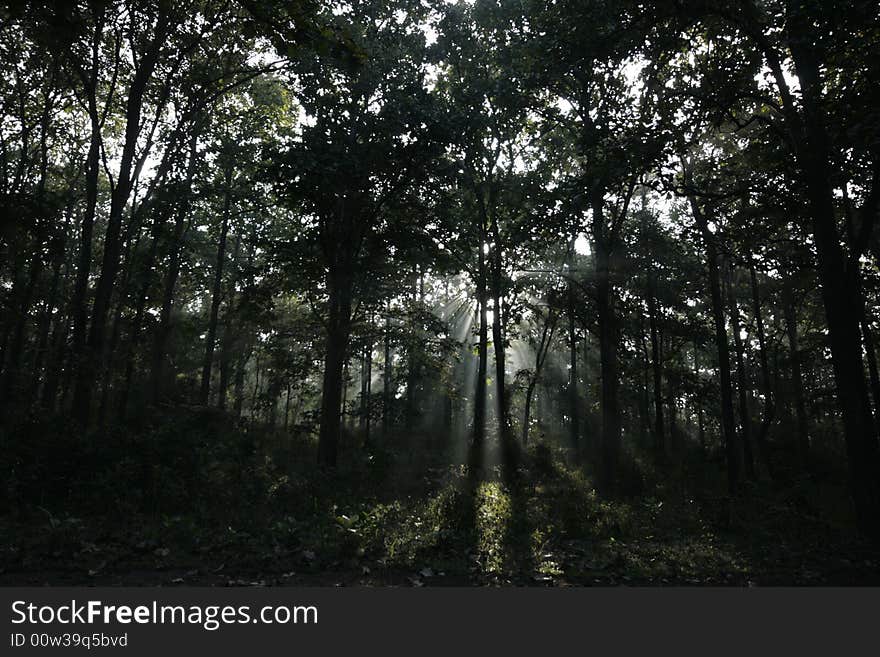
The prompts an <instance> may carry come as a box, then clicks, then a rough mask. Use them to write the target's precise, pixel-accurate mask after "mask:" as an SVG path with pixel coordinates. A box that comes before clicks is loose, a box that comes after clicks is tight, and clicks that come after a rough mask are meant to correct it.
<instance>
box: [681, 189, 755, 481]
mask: <svg viewBox="0 0 880 657" xmlns="http://www.w3.org/2000/svg"><path fill="white" fill-rule="evenodd" d="M690 204H691V209H692V211H693V214H694V219H695V220H696V222H697V225H698V227H699V229H700V232H701V233H702V235H703V240H704V242H705V243H706V264H707V266H708V269H709V291H710V294H711V299H712V319H713V322H714V324H715V346H716V347H717V349H718V370H719V375H720V377H719V378H720V379H721V426H722V429H723V432H724V441H725V451H726V453H727V489H728V491H729V492H730V494H731V495H735V494H736V493H737V491H738V489H739V478H740V469H741V467H740V459H741V458H742V450H741V448H740V445H739V444H738V442H737V435H736V428H735V426H736V423H735V420H734V413H733V393H732V390H731V377H730V347H729V345H728V343H727V327H726V322H725V318H724V304H723V301H722V296H721V275H720V272H719V270H718V254H717V252H716V247H715V236H714V235H713V234H712V232H711V231H710V230H709V227H708V221H707V220H706V217H705V216H704V215H703V211H702V209H701V208H700V206H699V204H698V203H697V201H696V199H694V198H693V197H692V198H691V199H690Z"/></svg>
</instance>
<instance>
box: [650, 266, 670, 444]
mask: <svg viewBox="0 0 880 657" xmlns="http://www.w3.org/2000/svg"><path fill="white" fill-rule="evenodd" d="M655 295H656V292H655V282H654V273H653V272H651V273H649V274H648V323H649V325H650V331H651V370H652V373H653V381H654V453H655V454H656V456H657V459H658V460H659V461H661V462H662V461H663V460H664V459H665V458H666V437H665V435H664V428H663V393H662V390H663V362H662V360H661V358H660V340H659V338H658V332H657V320H658V317H657V298H656V296H655Z"/></svg>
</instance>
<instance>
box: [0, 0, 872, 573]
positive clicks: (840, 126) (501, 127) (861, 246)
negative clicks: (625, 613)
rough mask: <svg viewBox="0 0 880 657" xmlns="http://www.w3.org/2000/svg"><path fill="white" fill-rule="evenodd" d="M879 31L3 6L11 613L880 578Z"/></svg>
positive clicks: (466, 8)
mask: <svg viewBox="0 0 880 657" xmlns="http://www.w3.org/2000/svg"><path fill="white" fill-rule="evenodd" d="M878 79H880V12H878V10H877V5H876V2H869V1H863V0H842V1H840V2H833V3H829V2H824V1H820V0H717V1H713V2H704V1H701V0H676V1H675V2H652V1H650V0H647V1H634V0H632V1H631V0H541V1H538V0H534V1H533V0H472V1H465V0H459V1H457V2H450V1H445V2H444V1H440V0H432V1H426V0H339V1H333V2H331V1H329V0H328V1H325V0H289V1H277V0H263V1H259V0H256V1H246V0H199V1H196V2H180V1H178V0H154V1H139V0H124V1H123V0H89V1H71V2H66V1H65V2H60V1H58V2H53V1H49V0H42V1H39V0H38V1H33V2H23V1H17V2H6V3H2V5H0V108H2V110H0V222H2V223H0V307H2V315H0V532H2V535H3V536H4V537H5V540H4V541H3V543H4V545H3V547H2V548H0V549H2V550H3V555H2V558H0V582H4V583H35V584H39V583H44V582H50V583H86V582H104V583H134V584H143V583H146V584H152V583H170V582H177V583H181V582H182V583H191V584H192V583H196V584H211V583H233V584H243V583H316V584H338V583H343V584H379V585H386V584H404V585H424V584H481V583H514V584H542V585H543V584H557V585H562V584H620V583H637V584H701V583H716V584H718V583H721V584H737V585H746V584H755V583H757V584H765V583H782V584H793V583H805V584H825V583H837V584H840V583H844V584H861V583H867V582H874V583H877V582H880V552H878V549H877V541H878V540H880V450H878V446H880V442H878V441H880V374H878V364H877V358H878V356H877V349H878V346H877V344H876V342H877V339H878V336H880V226H878V225H877V224H878V223H880V222H878V220H877V214H878V203H880V183H878V174H880V86H878V84H877V80H878Z"/></svg>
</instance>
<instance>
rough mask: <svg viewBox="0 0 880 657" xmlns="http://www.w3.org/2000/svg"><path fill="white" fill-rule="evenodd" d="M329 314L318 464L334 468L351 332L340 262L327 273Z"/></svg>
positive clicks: (348, 292)
mask: <svg viewBox="0 0 880 657" xmlns="http://www.w3.org/2000/svg"><path fill="white" fill-rule="evenodd" d="M327 290H328V295H329V301H328V304H329V313H328V318H327V347H326V354H325V356H324V382H323V386H322V389H321V411H320V427H319V430H318V463H319V464H320V465H322V466H324V467H330V468H333V467H336V460H337V455H338V450H339V437H340V434H341V431H342V415H341V406H342V388H343V385H344V380H343V379H344V377H343V369H344V367H345V362H346V357H347V352H348V341H349V335H350V332H351V308H352V273H351V271H349V270H348V269H347V268H346V267H345V266H344V265H342V266H340V265H338V264H334V265H333V266H332V267H331V268H330V271H329V272H328V274H327Z"/></svg>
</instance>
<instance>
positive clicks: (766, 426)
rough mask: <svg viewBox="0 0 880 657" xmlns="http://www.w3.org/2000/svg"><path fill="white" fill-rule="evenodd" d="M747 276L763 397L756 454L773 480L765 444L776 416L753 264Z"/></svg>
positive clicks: (759, 298)
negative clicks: (749, 285) (750, 292)
mask: <svg viewBox="0 0 880 657" xmlns="http://www.w3.org/2000/svg"><path fill="white" fill-rule="evenodd" d="M749 275H750V277H751V284H752V312H753V313H754V315H755V329H756V330H757V332H758V356H759V358H760V362H761V394H762V395H763V397H764V416H763V418H762V419H761V427H760V429H759V430H758V453H759V454H760V456H761V462H762V463H763V464H764V469H765V470H766V471H767V474H768V475H769V476H770V477H771V478H773V468H772V466H771V463H770V446H769V445H768V443H767V434H768V433H769V431H770V427H771V425H772V424H773V419H774V418H775V416H776V405H775V403H774V401H773V386H772V385H771V383H770V367H769V365H768V363H767V338H766V335H765V332H764V315H763V313H762V312H761V295H760V291H759V289H758V275H757V273H756V272H755V265H754V263H753V262H752V263H749Z"/></svg>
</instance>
